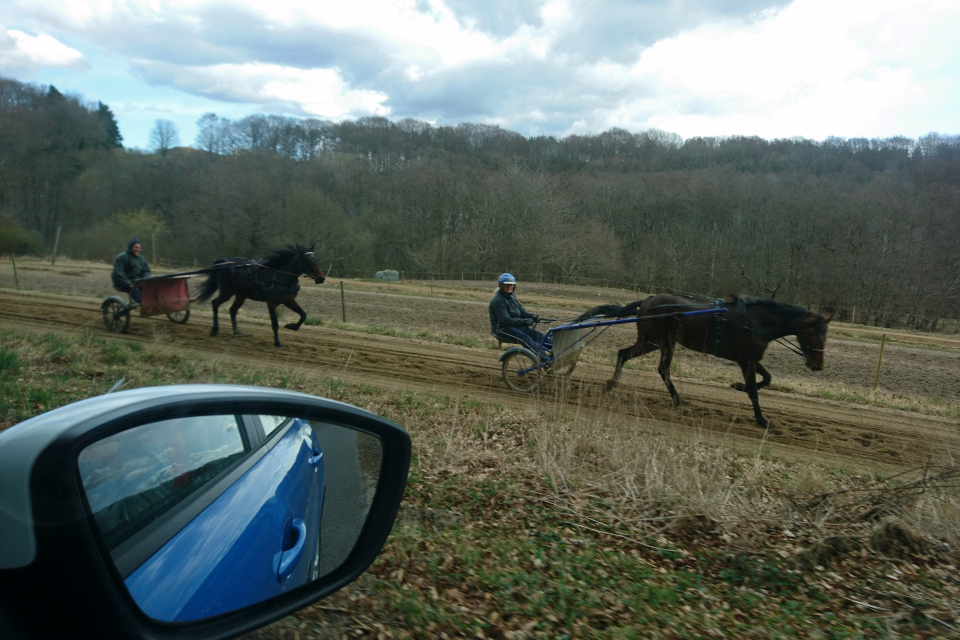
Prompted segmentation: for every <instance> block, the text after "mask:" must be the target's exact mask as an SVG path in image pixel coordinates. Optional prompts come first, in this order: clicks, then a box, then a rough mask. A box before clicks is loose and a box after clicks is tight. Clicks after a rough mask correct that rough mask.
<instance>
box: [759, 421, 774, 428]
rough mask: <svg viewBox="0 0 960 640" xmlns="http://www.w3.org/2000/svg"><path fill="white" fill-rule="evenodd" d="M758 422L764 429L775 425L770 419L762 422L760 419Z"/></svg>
mask: <svg viewBox="0 0 960 640" xmlns="http://www.w3.org/2000/svg"><path fill="white" fill-rule="evenodd" d="M757 424H758V425H760V426H761V427H763V428H764V429H769V428H770V427H772V426H773V423H772V422H770V421H769V420H764V421H763V422H761V421H760V420H757Z"/></svg>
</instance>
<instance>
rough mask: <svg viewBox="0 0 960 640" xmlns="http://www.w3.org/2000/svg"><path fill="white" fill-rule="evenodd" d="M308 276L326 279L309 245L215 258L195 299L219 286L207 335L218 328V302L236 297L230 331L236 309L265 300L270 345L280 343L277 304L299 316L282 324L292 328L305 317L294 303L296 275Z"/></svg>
mask: <svg viewBox="0 0 960 640" xmlns="http://www.w3.org/2000/svg"><path fill="white" fill-rule="evenodd" d="M301 274H302V275H305V276H310V277H311V278H313V281H314V282H315V283H317V284H320V283H321V282H323V281H324V280H325V279H326V276H325V275H323V271H321V270H320V265H319V264H318V263H317V259H316V258H315V257H314V256H313V247H310V248H307V247H301V246H300V245H299V244H298V245H288V246H287V247H285V248H283V249H277V250H276V251H274V252H273V253H272V254H270V255H269V256H267V257H266V258H265V259H263V260H261V261H259V262H258V261H256V260H251V259H250V258H234V259H233V260H229V261H228V260H227V259H226V258H218V259H217V260H215V261H214V262H213V264H212V265H211V266H210V277H209V278H207V279H206V281H204V283H203V284H202V285H201V286H200V294H199V295H198V296H197V300H199V301H200V302H206V301H207V300H209V299H210V298H211V297H212V296H213V294H214V293H216V292H217V290H218V289H219V291H220V295H219V296H217V297H216V298H215V299H214V301H213V329H211V330H210V335H212V336H215V335H217V333H218V332H219V331H220V321H219V318H218V316H217V310H218V309H219V307H220V305H221V304H223V303H224V302H226V301H227V300H229V299H230V298H232V297H233V296H236V297H237V298H236V300H234V301H233V304H232V305H231V306H230V320H231V322H232V323H233V332H234V333H240V330H239V329H237V311H238V310H239V309H240V307H242V306H243V303H244V302H245V301H246V300H247V298H250V299H251V300H256V301H257V302H266V303H267V309H268V310H269V311H270V326H271V327H273V344H275V345H276V346H278V347H282V346H283V345H282V344H280V336H279V334H278V331H279V323H278V322H277V306H278V305H281V304H282V305H284V306H285V307H287V308H288V309H290V310H291V311H294V312H296V313H297V314H299V315H300V320H299V322H291V323H289V324H285V325H284V327H285V328H287V329H290V330H291V331H296V330H297V329H299V328H300V325H302V324H303V321H304V320H306V319H307V313H306V311H304V310H303V309H301V308H300V305H298V304H297V301H296V297H297V292H298V291H300V285H299V284H298V283H297V280H298V279H299V277H300V275H301Z"/></svg>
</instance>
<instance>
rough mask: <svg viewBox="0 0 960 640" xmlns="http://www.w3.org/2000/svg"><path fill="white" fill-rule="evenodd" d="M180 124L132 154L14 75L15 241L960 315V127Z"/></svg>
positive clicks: (2, 108) (94, 118) (80, 113)
mask: <svg viewBox="0 0 960 640" xmlns="http://www.w3.org/2000/svg"><path fill="white" fill-rule="evenodd" d="M170 124H171V123H167V122H165V121H164V122H159V121H158V128H157V135H156V136H155V140H156V144H155V150H154V151H153V152H143V151H134V150H124V149H123V148H122V146H121V143H122V138H121V137H120V133H119V130H118V129H117V128H116V121H115V119H114V118H113V114H112V113H111V112H110V109H109V108H108V107H107V106H106V105H103V104H102V103H98V104H96V105H94V104H87V103H85V102H84V101H83V100H82V99H80V98H76V97H67V96H63V95H62V94H60V92H59V91H57V90H56V89H54V88H53V87H36V86H32V85H27V84H22V83H18V82H16V81H13V80H4V79H0V242H2V237H3V229H4V228H7V229H12V228H13V227H16V229H17V230H18V232H19V233H21V234H24V233H25V234H27V235H29V236H30V237H31V238H34V239H35V240H36V241H37V242H39V243H41V244H43V245H45V246H46V247H48V248H49V247H51V246H52V242H53V239H54V237H55V233H56V230H57V228H59V227H61V226H62V228H63V239H62V240H61V247H63V249H62V250H63V251H66V252H67V253H68V254H69V255H71V256H72V257H76V258H90V259H109V258H111V257H112V256H113V255H115V254H116V252H117V251H119V250H120V249H121V248H122V247H123V246H125V242H126V239H127V237H129V236H130V235H134V234H136V235H138V236H139V237H141V239H143V240H144V242H145V243H146V244H147V245H148V249H147V253H146V255H147V257H148V258H150V259H152V260H154V261H156V260H160V259H163V260H164V261H165V262H167V263H169V264H173V265H184V266H186V265H192V264H200V265H202V264H206V263H208V262H209V261H211V260H212V259H213V258H216V257H230V256H251V257H258V256H262V255H264V254H265V253H267V252H268V251H269V250H270V249H272V248H275V247H276V246H278V245H280V244H283V243H289V242H302V243H316V250H317V255H318V256H319V257H320V259H321V262H322V263H323V265H324V267H325V268H327V267H328V266H329V267H331V268H332V270H333V272H334V273H335V274H336V273H340V274H343V275H360V274H367V275H368V276H372V275H373V273H374V272H376V271H378V270H381V269H397V270H401V271H404V272H405V273H407V274H414V273H417V274H422V275H425V274H430V275H431V276H432V277H436V278H451V277H454V278H460V277H461V275H462V274H487V275H488V276H489V275H490V274H496V273H499V272H501V271H508V270H509V271H512V272H515V273H519V274H523V276H524V277H525V278H537V279H540V280H547V281H559V282H577V283H603V282H611V281H615V282H618V283H620V284H621V285H622V286H628V287H631V288H635V289H637V290H639V291H651V292H653V291H662V290H670V291H675V292H681V293H686V294H693V295H697V296H703V297H710V298H712V297H720V296H723V295H725V294H728V293H741V292H751V293H753V294H756V295H761V296H768V297H775V298H778V299H782V300H786V301H790V302H795V303H798V304H803V305H805V306H809V307H811V308H815V309H833V310H836V311H837V312H839V313H840V314H841V315H840V317H841V318H844V317H845V318H847V319H849V317H850V316H851V315H852V314H853V313H854V309H856V314H857V320H858V321H861V322H871V323H876V324H879V325H890V326H893V325H904V326H912V327H918V328H927V329H936V328H938V327H940V326H941V323H942V321H943V319H944V318H953V319H956V318H958V316H960V252H958V250H957V248H958V247H957V238H960V137H958V136H956V135H949V136H948V135H940V134H936V133H931V134H928V135H926V136H923V137H921V138H919V139H910V138H905V137H894V138H885V139H856V138H854V139H843V138H829V139H826V140H823V141H814V140H808V139H803V138H791V139H778V140H765V139H761V138H758V137H744V136H734V137H724V138H690V139H683V138H681V137H680V136H677V135H675V134H670V133H667V132H663V131H657V130H650V131H646V132H641V133H631V132H628V131H625V130H622V129H612V130H610V131H606V132H604V133H601V134H598V135H593V136H568V137H565V138H555V137H551V136H539V137H531V138H526V137H524V136H522V135H520V134H517V133H514V132H511V131H507V130H504V129H502V128H500V127H496V126H490V125H482V124H460V125H457V126H453V127H446V126H433V125H430V124H428V123H426V122H421V121H416V120H409V119H408V120H401V121H398V122H393V121H390V120H388V119H386V118H379V117H375V118H361V119H359V120H354V121H344V122H327V121H320V120H312V119H295V118H287V117H280V116H271V115H251V116H248V117H246V118H242V119H240V120H235V121H231V120H229V119H226V118H222V117H219V116H216V115H215V114H206V115H204V116H203V117H201V118H200V120H199V121H198V123H197V124H198V133H197V136H196V140H195V141H194V146H193V147H173V148H170V144H169V143H170V141H171V140H176V139H177V138H176V131H175V130H172V131H171V130H170ZM161 125H162V126H161ZM3 225H6V226H5V227H4V226H3ZM9 233H13V232H12V231H10V232H9ZM0 247H2V245H0Z"/></svg>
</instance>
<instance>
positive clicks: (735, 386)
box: [730, 382, 747, 391]
mask: <svg viewBox="0 0 960 640" xmlns="http://www.w3.org/2000/svg"><path fill="white" fill-rule="evenodd" d="M730 388H731V389H736V390H737V391H746V390H747V386H746V385H745V384H743V383H742V382H734V383H733V384H732V385H730Z"/></svg>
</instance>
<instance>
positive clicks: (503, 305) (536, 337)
mask: <svg viewBox="0 0 960 640" xmlns="http://www.w3.org/2000/svg"><path fill="white" fill-rule="evenodd" d="M516 287H517V280H516V278H514V277H513V276H512V275H510V274H509V273H504V274H503V275H501V276H500V277H499V278H497V292H496V293H495V294H494V296H493V299H491V300H490V306H489V311H490V332H491V333H492V334H493V335H494V337H496V338H497V339H498V340H500V341H501V342H511V343H515V344H522V345H523V346H525V347H527V348H528V349H530V350H531V351H533V352H534V353H538V348H539V345H540V342H541V341H542V340H543V334H542V333H540V332H539V331H537V330H536V329H534V328H533V326H534V325H535V324H537V322H538V321H539V320H540V316H538V315H537V314H535V313H530V312H529V311H527V310H526V309H524V308H523V305H522V304H520V301H519V300H517V296H515V295H514V293H513V292H514V290H515V289H516ZM551 346H552V345H551V344H550V341H549V340H548V341H547V343H546V344H545V345H544V349H550V348H551ZM538 355H540V356H541V357H543V354H538Z"/></svg>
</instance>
